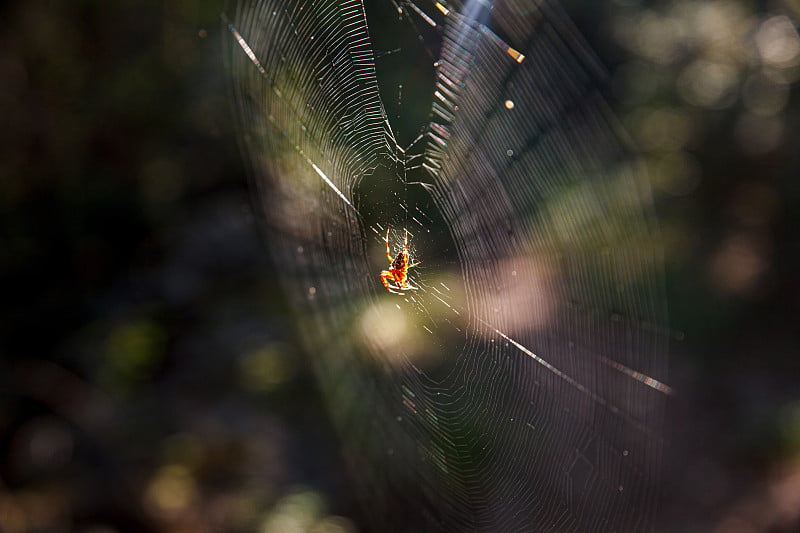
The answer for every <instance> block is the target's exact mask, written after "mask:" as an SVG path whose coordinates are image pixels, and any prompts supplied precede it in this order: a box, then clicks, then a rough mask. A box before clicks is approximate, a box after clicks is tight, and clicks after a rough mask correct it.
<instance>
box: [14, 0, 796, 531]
mask: <svg viewBox="0 0 800 533" xmlns="http://www.w3.org/2000/svg"><path fill="white" fill-rule="evenodd" d="M568 7H569V10H570V12H571V13H573V14H574V16H575V17H576V19H577V22H578V24H579V25H580V26H581V28H582V29H584V30H585V31H586V32H587V34H588V37H589V40H590V41H591V43H592V45H593V46H594V47H596V48H597V49H598V51H599V53H600V55H601V56H602V57H603V60H604V62H605V63H606V64H607V65H609V70H610V71H611V74H612V76H611V83H610V86H609V96H610V99H611V101H612V104H613V106H614V107H615V108H616V110H617V112H618V114H619V116H620V117H621V119H622V122H623V123H624V124H625V126H626V128H627V130H628V132H629V133H630V134H631V136H632V137H633V138H634V141H635V143H636V144H637V145H638V147H639V148H640V149H641V150H642V152H643V156H644V158H645V161H646V164H647V166H648V169H649V174H650V176H651V179H652V183H653V191H654V196H655V201H656V212H657V214H658V215H659V224H660V227H661V232H662V234H663V237H664V239H665V243H666V249H665V267H666V275H667V280H668V294H669V296H668V304H669V307H670V316H671V326H672V328H673V330H674V331H675V334H674V337H675V342H674V344H673V348H672V364H673V372H672V376H671V379H670V384H671V385H672V386H673V387H675V389H676V390H677V391H678V394H677V396H676V398H677V399H676V401H675V403H674V406H673V409H672V410H671V411H670V413H669V416H670V434H669V435H668V440H669V446H668V447H667V450H666V458H665V465H666V466H667V470H668V476H667V484H666V485H665V487H664V497H665V502H664V505H662V514H663V515H664V516H665V518H664V520H663V522H664V523H665V524H667V526H666V527H672V528H674V529H673V530H676V531H687V530H689V527H690V526H693V527H697V528H698V529H699V530H716V531H720V532H727V531H793V530H794V529H792V528H796V527H798V524H800V468H798V466H797V465H798V462H799V460H800V387H799V386H798V383H800V381H798V378H799V377H800V363H798V354H800V342H799V339H798V333H797V329H798V328H797V322H798V320H797V319H798V302H800V278H799V277H798V274H797V273H798V272H800V265H798V260H800V249H799V248H798V238H797V228H800V209H798V208H799V207H800V185H798V181H797V176H798V174H800V172H799V171H800V150H798V148H797V147H798V146H800V142H799V141H800V139H799V138H798V133H799V131H798V126H799V125H800V117H798V113H800V102H798V91H797V82H798V80H800V39H798V34H797V20H798V17H800V4H798V2H796V1H794V0H785V1H783V2H781V1H777V0H776V1H773V2H763V1H759V2H757V1H755V0H712V1H699V0H663V1H653V2H638V1H635V0H616V1H613V2H612V1H609V2H588V1H585V2H572V3H569V4H568ZM221 10H222V6H221V5H220V4H219V3H218V2H213V1H207V2H189V1H186V0H183V1H177V0H176V1H166V2H134V1H130V0H125V1H121V2H95V1H77V2H61V3H58V2H47V1H44V0H28V1H24V2H22V1H17V2H11V3H10V4H9V5H6V6H5V7H3V11H2V17H0V20H2V21H3V23H2V24H3V26H2V30H0V116H2V117H3V123H4V125H5V127H4V128H3V129H2V131H0V136H2V144H1V145H2V155H1V156H0V276H2V290H3V299H2V301H3V306H2V311H0V312H1V313H2V319H0V530H1V531H8V532H11V533H16V532H25V531H83V532H89V531H92V532H99V531H103V532H115V531H120V532H124V531H179V530H180V531H255V530H261V531H265V532H287V531H313V532H319V533H322V532H347V531H354V530H356V526H355V525H354V522H352V521H351V520H349V519H345V518H341V517H340V516H337V515H345V516H349V517H351V518H355V517H357V516H358V511H357V506H355V504H354V502H352V501H350V499H349V495H350V494H351V492H350V490H349V489H348V487H347V485H346V484H345V481H344V480H345V479H346V476H344V475H343V474H342V473H341V472H340V463H339V458H338V455H337V453H336V444H335V440H334V439H333V438H332V437H331V434H330V430H329V428H328V425H327V423H326V417H325V414H324V410H323V406H321V405H320V400H319V398H318V396H317V395H316V393H315V389H314V386H313V383H312V381H311V378H310V373H309V370H308V368H307V365H306V363H305V359H304V357H303V355H302V354H301V353H299V352H298V350H297V349H296V348H295V346H296V339H295V337H294V336H293V335H294V333H292V326H293V325H292V322H291V318H290V316H289V315H288V314H287V312H286V310H285V308H284V306H283V303H282V302H283V298H282V295H281V293H280V290H279V289H278V287H276V285H275V284H274V281H273V279H272V278H271V277H270V272H271V271H272V268H273V267H272V266H271V265H270V264H269V262H268V261H267V259H266V257H265V253H264V249H263V248H264V247H263V246H262V243H261V242H260V241H259V237H258V231H257V223H256V221H255V220H254V219H253V216H252V214H251V210H250V206H249V200H248V198H249V196H248V192H247V190H246V182H245V178H244V175H245V173H244V169H243V164H242V162H241V161H240V158H239V153H238V150H237V148H236V144H235V135H234V132H233V131H232V127H231V123H232V121H231V120H230V117H229V115H230V111H229V110H230V104H229V102H228V101H227V98H226V79H225V76H226V73H225V70H224V66H223V64H222V59H221V53H220V41H221V39H222V38H223V36H222V35H220V33H221V29H220V23H219V13H220V12H221ZM392 23H393V21H387V22H386V24H387V26H386V27H385V28H382V27H373V30H374V31H376V32H378V31H382V32H385V31H391V29H392V28H391V24H392ZM225 37H226V38H227V36H225ZM329 407H330V406H329Z"/></svg>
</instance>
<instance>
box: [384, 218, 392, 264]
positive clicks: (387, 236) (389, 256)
mask: <svg viewBox="0 0 800 533" xmlns="http://www.w3.org/2000/svg"><path fill="white" fill-rule="evenodd" d="M389 229H391V226H389V227H387V228H386V237H384V239H383V240H385V241H386V259H388V260H389V263H392V262H394V259H393V258H392V251H391V250H390V249H389ZM384 272H385V271H384Z"/></svg>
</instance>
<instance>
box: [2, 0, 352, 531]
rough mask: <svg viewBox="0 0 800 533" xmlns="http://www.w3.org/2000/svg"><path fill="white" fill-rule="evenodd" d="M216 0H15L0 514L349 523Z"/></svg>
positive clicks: (10, 29)
mask: <svg viewBox="0 0 800 533" xmlns="http://www.w3.org/2000/svg"><path fill="white" fill-rule="evenodd" d="M221 11H222V5H221V3H219V2H139V1H122V2H92V1H85V2H84V1H80V2H49V1H38V0H34V1H25V2H12V3H10V5H6V6H5V7H4V8H3V10H2V15H0V20H2V21H3V22H2V32H0V116H2V117H3V125H4V127H3V128H2V132H0V136H2V155H0V175H2V178H1V179H0V275H2V294H3V296H2V303H3V305H2V311H0V312H1V313H2V319H0V531H3V532H4V533H23V532H28V531H39V532H44V531H79V532H95V533H99V532H105V533H111V532H125V531H130V532H146V531H192V532H202V531H226V532H228V531H259V530H260V531H264V532H265V533H266V532H281V533H283V532H288V531H315V532H318V533H324V532H328V533H334V532H335V533H343V532H348V531H353V530H354V526H353V524H352V522H351V521H349V520H347V519H344V518H339V517H337V516H336V515H337V514H344V515H353V511H352V510H351V505H352V502H351V501H350V500H349V497H350V493H351V491H350V490H348V489H347V487H342V486H340V484H341V483H342V482H343V481H342V480H343V479H345V478H344V477H343V476H342V474H341V472H340V471H339V466H338V465H339V458H338V455H337V453H336V446H335V444H334V441H333V439H332V436H331V432H330V430H329V427H328V425H327V421H326V418H325V415H324V413H323V410H322V406H321V405H320V404H319V397H318V396H317V395H316V394H315V389H314V387H313V384H312V382H311V381H310V377H309V372H308V369H307V367H306V365H305V364H304V360H303V358H302V356H301V354H299V353H298V351H297V350H296V349H295V348H294V346H295V340H294V337H292V333H291V327H290V326H291V324H290V323H289V322H288V321H289V319H288V318H287V315H286V312H285V310H284V308H283V304H282V303H281V302H282V297H281V293H280V291H279V289H278V287H277V286H275V284H274V282H273V280H272V279H271V277H270V275H269V274H270V272H271V270H270V266H269V264H268V262H267V259H266V255H265V247H264V246H263V242H261V239H260V237H259V234H258V232H257V228H256V224H255V220H254V217H253V216H252V214H251V209H250V205H249V193H248V191H247V183H246V179H245V172H244V169H243V165H242V163H241V161H240V156H239V152H238V148H237V146H236V141H235V136H234V133H233V131H232V129H231V121H230V120H229V115H230V104H229V102H228V101H227V92H226V83H227V79H226V76H227V74H226V72H225V67H224V64H223V61H222V55H221V38H222V37H221V33H222V29H221V24H220V13H221Z"/></svg>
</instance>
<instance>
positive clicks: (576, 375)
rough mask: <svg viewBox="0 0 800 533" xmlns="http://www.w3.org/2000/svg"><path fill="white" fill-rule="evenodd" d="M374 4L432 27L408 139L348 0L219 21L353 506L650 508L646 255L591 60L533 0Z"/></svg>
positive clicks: (457, 522)
mask: <svg viewBox="0 0 800 533" xmlns="http://www.w3.org/2000/svg"><path fill="white" fill-rule="evenodd" d="M395 6H396V7H397V8H398V11H401V12H405V13H406V16H408V17H412V16H418V17H420V18H419V19H417V20H418V21H419V20H422V22H423V23H424V24H428V25H431V26H436V27H437V28H443V30H442V45H441V56H440V57H439V58H438V60H437V61H436V63H435V65H436V82H435V84H436V86H435V88H432V91H431V92H432V94H431V112H430V123H429V124H428V125H427V126H426V128H425V134H424V137H423V138H422V140H421V141H420V142H418V143H417V144H416V147H417V148H418V149H419V150H418V152H417V153H413V154H412V152H413V150H411V149H410V147H406V149H403V148H401V147H399V146H398V145H397V142H396V140H395V134H394V133H393V131H392V127H391V125H390V121H389V120H388V118H387V113H386V111H385V110H384V107H383V105H382V103H381V99H380V94H379V86H378V77H377V75H376V66H375V54H374V52H373V49H372V47H371V44H370V35H369V29H368V27H367V18H366V13H365V6H364V5H363V4H362V2H360V1H358V0H349V1H339V2H334V1H326V0H318V1H310V0H309V1H296V0H295V1H291V2H288V1H277V0H271V1H269V0H262V1H243V2H240V3H239V5H238V6H237V8H236V11H235V14H234V16H233V18H232V20H231V21H230V22H229V24H228V27H229V29H230V34H231V36H232V38H230V39H228V40H227V41H226V42H227V44H228V48H229V54H228V56H229V58H230V62H231V70H232V72H233V74H234V78H235V83H234V92H235V94H234V96H235V102H236V104H237V111H238V120H239V122H240V126H241V132H242V140H243V145H244V146H245V148H246V152H247V154H248V155H249V157H250V159H251V162H252V165H253V168H254V170H255V172H254V176H255V180H254V182H255V187H256V189H257V190H258V192H259V196H258V202H259V205H261V206H262V208H263V210H264V213H265V220H266V224H267V226H268V232H267V235H268V237H269V244H270V247H271V249H272V252H273V253H274V257H275V261H276V264H277V265H278V266H279V268H280V269H281V270H282V273H281V281H282V283H283V284H284V286H285V288H286V292H287V294H288V295H289V298H290V299H291V300H292V304H293V308H294V310H295V312H296V316H297V319H298V324H299V326H300V328H301V331H302V336H303V338H304V340H305V342H306V344H307V348H308V350H309V353H310V354H311V356H312V357H311V359H312V362H313V364H314V366H315V371H316V374H317V376H318V377H319V382H320V386H321V388H322V390H323V392H324V394H325V397H326V399H327V402H328V405H329V408H330V411H331V415H332V417H333V419H334V421H335V423H336V425H337V427H338V429H339V431H340V434H341V436H342V441H343V448H344V453H345V456H346V457H347V459H348V461H349V462H350V465H351V467H352V471H353V474H354V478H355V480H356V482H357V484H358V489H359V498H360V499H362V500H363V501H364V503H365V509H366V511H365V512H366V514H367V515H368V517H369V519H370V521H371V526H372V527H374V529H375V530H377V531H523V530H524V531H621V532H628V531H649V530H652V529H653V527H654V524H655V520H656V510H657V500H658V492H657V486H658V482H659V479H660V478H659V468H660V457H661V453H662V447H663V445H664V436H663V410H664V407H665V402H666V401H667V399H668V397H669V395H670V394H672V390H671V389H670V387H669V386H668V385H666V383H665V375H666V370H667V366H666V365H667V358H666V356H667V349H666V348H667V338H668V330H667V329H666V327H665V323H666V318H665V311H664V308H663V297H662V294H661V290H662V288H661V284H662V282H661V274H660V266H659V265H660V256H659V252H658V247H657V246H655V245H653V244H652V242H651V241H652V240H654V239H655V238H656V231H655V228H654V224H653V222H652V220H651V214H652V208H651V206H650V205H649V200H648V193H647V189H646V186H645V184H644V182H643V179H642V173H641V170H640V169H639V168H638V167H637V165H636V164H635V163H634V162H632V161H631V158H630V157H629V156H628V151H627V150H626V149H625V146H624V142H623V141H622V140H621V139H624V136H623V135H622V134H621V132H620V131H619V129H618V128H617V127H616V125H615V122H614V120H613V117H612V115H611V113H610V112H609V111H608V109H607V106H606V104H605V102H604V100H603V98H602V96H601V95H600V93H599V92H598V86H599V85H601V83H600V82H602V78H603V71H602V68H601V67H600V66H599V64H598V63H597V61H596V60H595V59H594V58H593V56H592V55H591V53H590V52H589V51H588V48H587V47H586V45H585V44H584V43H583V41H582V40H581V38H580V37H579V36H578V34H577V32H576V30H575V29H574V27H573V26H572V25H571V23H570V21H569V19H568V18H567V17H566V16H565V15H564V13H563V12H562V11H561V9H560V8H559V7H558V6H557V5H555V4H554V3H552V2H548V1H544V0H542V1H538V2H522V1H511V0H508V1H506V2H494V3H490V2H488V1H480V2H478V1H475V2H464V3H462V2H449V3H446V4H445V3H421V2H419V3H416V4H411V3H400V4H398V3H395ZM367 8H369V5H367ZM412 11H413V12H414V13H412ZM489 15H491V16H489ZM501 35H502V38H501V37H500V36H501ZM509 43H511V44H509ZM407 172H408V174H407ZM387 184H388V185H387ZM398 184H399V185H401V187H396V188H394V189H392V185H398ZM407 190H408V191H409V192H408V193H406V191H407ZM414 190H416V191H417V192H416V193H414ZM382 193H385V194H383V196H382ZM390 224H394V227H393V228H392V232H390V234H391V235H392V237H391V245H392V248H393V253H395V252H396V251H397V249H398V246H399V244H398V242H397V237H396V235H398V234H399V235H402V233H400V232H401V230H408V231H409V233H410V234H411V238H410V244H411V247H410V250H411V252H412V255H416V254H417V252H419V257H415V258H414V259H413V260H418V259H422V261H423V266H421V267H420V268H419V270H418V271H417V272H415V271H411V276H412V283H413V284H414V285H415V286H417V287H418V288H417V289H416V290H409V291H406V293H405V295H403V296H398V295H392V294H388V293H386V291H384V289H383V287H382V286H381V284H380V281H379V280H378V273H379V272H380V270H381V269H385V268H387V266H386V264H385V263H386V261H385V243H384V242H383V236H384V235H385V232H386V230H387V225H390ZM400 243H402V237H400ZM442 243H444V244H442ZM437 246H439V248H437ZM437 250H438V252H439V253H437ZM376 257H378V258H380V259H376ZM381 261H382V263H381Z"/></svg>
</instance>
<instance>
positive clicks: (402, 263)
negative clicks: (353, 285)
mask: <svg viewBox="0 0 800 533" xmlns="http://www.w3.org/2000/svg"><path fill="white" fill-rule="evenodd" d="M389 229H390V228H386V237H385V238H384V240H385V241H386V259H388V260H389V263H391V265H390V266H389V270H383V271H382V272H381V281H382V282H383V286H384V287H386V290H387V291H389V292H391V293H393V294H405V293H403V292H400V291H407V290H416V289H417V288H418V287H414V286H412V285H410V284H409V283H408V269H409V268H412V267H415V266H417V265H418V264H419V263H420V262H421V261H420V262H417V263H411V262H410V260H409V258H408V230H406V232H405V237H403V250H402V251H400V252H398V253H397V255H396V256H395V257H394V259H392V252H391V250H390V249H389ZM390 281H393V282H394V285H391V284H390V283H389V282H390Z"/></svg>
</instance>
